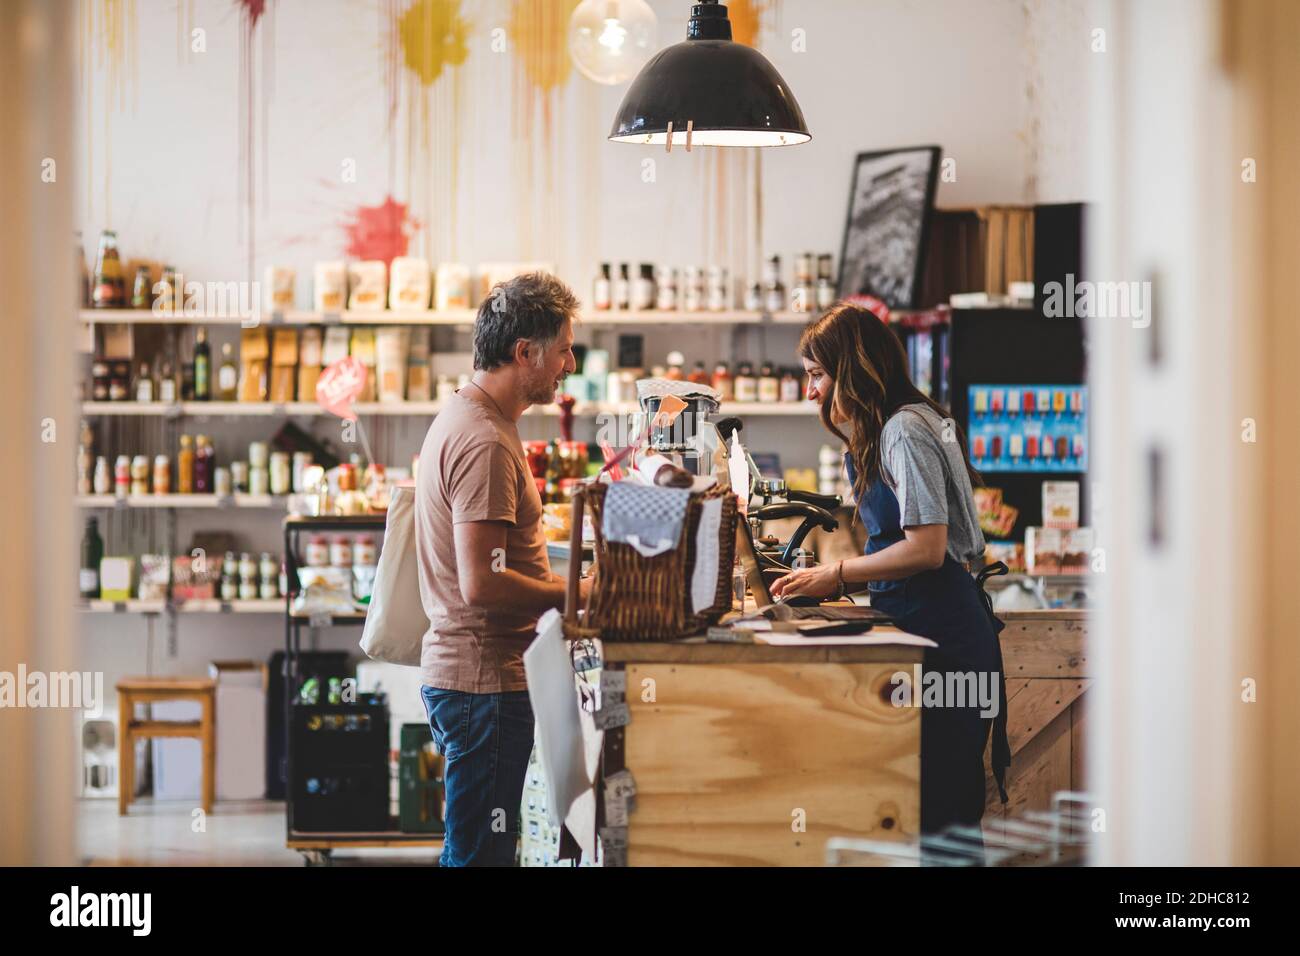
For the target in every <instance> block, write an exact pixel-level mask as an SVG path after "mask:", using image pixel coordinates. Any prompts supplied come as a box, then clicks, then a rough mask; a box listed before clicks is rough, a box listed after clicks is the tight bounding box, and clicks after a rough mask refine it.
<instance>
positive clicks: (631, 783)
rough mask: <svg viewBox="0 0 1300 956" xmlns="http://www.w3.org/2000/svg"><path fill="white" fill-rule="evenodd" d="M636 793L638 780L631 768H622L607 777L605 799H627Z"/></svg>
mask: <svg viewBox="0 0 1300 956" xmlns="http://www.w3.org/2000/svg"><path fill="white" fill-rule="evenodd" d="M635 795H636V781H635V780H633V779H632V771H631V770H620V771H619V772H618V773H611V774H610V775H609V776H608V777H606V778H605V799H606V800H626V799H627V798H628V797H632V796H635Z"/></svg>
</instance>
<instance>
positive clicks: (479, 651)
mask: <svg viewBox="0 0 1300 956" xmlns="http://www.w3.org/2000/svg"><path fill="white" fill-rule="evenodd" d="M467 521H503V522H505V523H506V524H507V529H506V553H505V556H504V558H505V566H506V567H508V568H509V569H510V570H512V571H518V572H519V573H520V574H525V575H527V576H528V577H531V578H538V579H539V580H544V579H546V578H547V577H549V575H550V571H551V566H550V561H549V560H548V559H547V556H546V538H545V535H543V533H542V523H541V522H542V499H541V496H540V495H539V494H538V493H537V484H536V482H535V481H534V480H533V477H532V474H531V473H530V472H529V470H528V465H527V460H526V459H525V457H524V447H523V443H522V442H520V440H519V430H518V428H516V427H515V423H514V422H512V421H510V420H508V419H506V418H505V417H503V416H502V415H501V413H500V412H499V411H498V410H497V409H496V407H495V406H494V405H493V404H492V402H491V399H490V398H489V397H488V396H487V395H485V394H483V393H482V392H479V391H478V389H477V387H476V386H472V385H471V386H467V387H466V388H464V389H461V390H460V391H458V392H456V394H455V395H453V396H452V398H451V399H450V400H449V401H448V402H447V403H446V405H445V407H444V408H443V410H442V411H440V412H439V413H438V416H437V418H435V419H434V420H433V424H432V425H431V426H430V427H429V433H428V434H427V435H426V436H425V439H424V447H423V448H422V449H421V451H420V470H419V475H418V477H417V479H416V487H415V546H416V555H417V557H418V559H419V565H420V600H421V602H422V603H423V604H424V610H425V613H426V614H427V615H428V616H429V622H430V626H429V630H428V631H427V632H426V633H425V635H424V647H423V650H422V652H421V654H420V671H421V677H422V678H423V680H424V683H426V684H428V685H429V686H430V687H437V688H440V689H442V690H458V691H464V692H467V693H471V694H494V693H500V692H502V691H515V690H525V689H527V687H528V684H527V681H526V680H525V679H524V660H523V653H524V649H525V648H526V647H527V646H528V645H529V643H530V642H531V641H532V639H533V636H534V633H535V628H536V625H537V616H536V615H534V614H528V613H519V612H517V611H514V610H511V609H510V608H509V607H508V606H501V607H492V608H487V607H474V606H471V605H469V604H467V603H466V602H465V600H464V598H462V597H461V593H460V579H459V577H458V575H457V570H456V543H455V540H454V538H453V527H454V526H455V525H457V524H460V523H463V522H467Z"/></svg>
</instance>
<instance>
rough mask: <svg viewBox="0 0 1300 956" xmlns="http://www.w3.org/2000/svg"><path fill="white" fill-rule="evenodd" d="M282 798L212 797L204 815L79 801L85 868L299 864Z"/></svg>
mask: <svg viewBox="0 0 1300 956" xmlns="http://www.w3.org/2000/svg"><path fill="white" fill-rule="evenodd" d="M284 836H285V833H284V803H283V802H281V801H273V800H244V801H227V802H222V803H218V804H217V805H216V807H214V808H213V811H212V813H211V814H209V815H208V816H207V817H206V819H202V817H201V815H196V813H195V808H194V807H193V806H192V805H191V804H188V803H184V802H173V801H165V802H155V801H153V800H149V799H139V800H136V801H135V802H134V803H132V804H131V809H130V812H129V813H128V814H127V816H125V817H120V816H118V815H117V801H116V800H82V801H80V802H79V803H78V805H77V838H78V844H77V846H78V852H79V855H80V859H81V862H82V863H84V864H85V865H87V866H302V865H303V858H302V856H301V855H300V854H299V853H298V852H297V851H295V850H290V849H287V848H286V847H285V845H284ZM436 860H437V853H436V851H435V850H430V849H419V848H417V849H383V850H336V851H334V854H333V856H332V862H333V864H334V865H336V866H347V865H353V866H358V865H359V866H383V865H399V866H429V865H432V864H433V863H435V862H436Z"/></svg>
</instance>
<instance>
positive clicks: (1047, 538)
mask: <svg viewBox="0 0 1300 956" xmlns="http://www.w3.org/2000/svg"><path fill="white" fill-rule="evenodd" d="M1061 545H1062V541H1061V531H1060V529H1059V528H1026V529H1025V570H1026V571H1028V572H1029V573H1030V574H1060V573H1061Z"/></svg>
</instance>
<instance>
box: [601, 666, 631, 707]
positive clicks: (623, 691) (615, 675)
mask: <svg viewBox="0 0 1300 956" xmlns="http://www.w3.org/2000/svg"><path fill="white" fill-rule="evenodd" d="M626 699H627V671H612V670H602V671H601V672H600V706H601V707H608V706H610V705H611V704H621V703H623V701H624V700H626Z"/></svg>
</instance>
